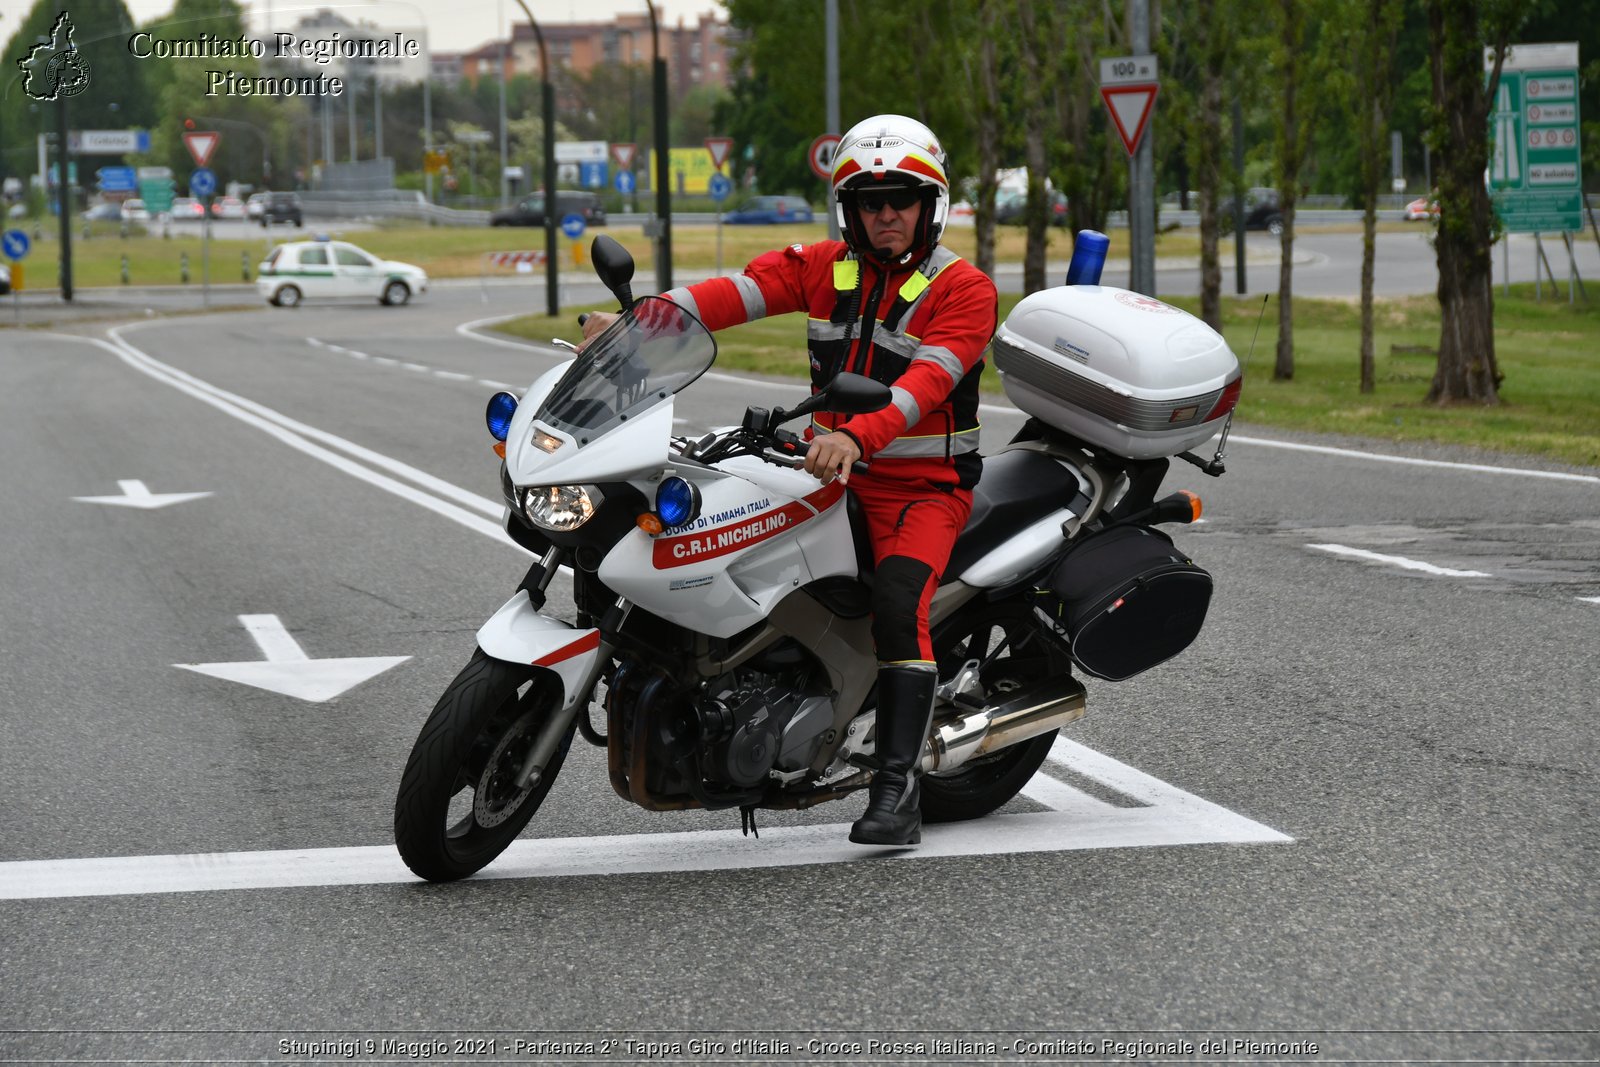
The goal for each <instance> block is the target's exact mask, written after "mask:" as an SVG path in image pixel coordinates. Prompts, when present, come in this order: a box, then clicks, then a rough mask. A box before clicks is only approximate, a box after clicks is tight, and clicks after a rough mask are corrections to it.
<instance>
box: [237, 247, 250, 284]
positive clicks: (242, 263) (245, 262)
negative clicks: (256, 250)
mask: <svg viewBox="0 0 1600 1067" xmlns="http://www.w3.org/2000/svg"><path fill="white" fill-rule="evenodd" d="M239 274H240V276H241V277H243V278H244V280H245V281H247V282H248V281H249V280H250V253H249V252H240V253H239Z"/></svg>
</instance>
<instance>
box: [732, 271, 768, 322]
mask: <svg viewBox="0 0 1600 1067" xmlns="http://www.w3.org/2000/svg"><path fill="white" fill-rule="evenodd" d="M733 287H734V288H735V289H737V290H739V295H740V296H741V297H743V298H744V320H745V321H746V322H754V321H755V320H756V319H764V318H766V317H767V298H766V297H765V296H764V295H763V294H762V292H761V286H759V285H757V284H756V280H755V279H754V278H752V277H750V275H748V274H735V275H734V276H733Z"/></svg>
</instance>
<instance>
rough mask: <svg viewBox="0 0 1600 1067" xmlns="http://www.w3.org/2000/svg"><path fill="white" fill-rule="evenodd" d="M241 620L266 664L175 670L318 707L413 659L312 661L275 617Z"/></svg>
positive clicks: (192, 665) (194, 665) (185, 666)
mask: <svg viewBox="0 0 1600 1067" xmlns="http://www.w3.org/2000/svg"><path fill="white" fill-rule="evenodd" d="M239 621H240V622H241V623H243V624H244V628H245V629H246V630H247V631H249V634H250V636H251V637H253V638H255V641H256V644H257V645H259V646H260V647H261V654H262V655H264V656H266V657H267V658H266V661H265V662H261V661H254V662H247V663H174V664H173V666H174V667H182V668H183V669H184V670H186V671H194V672H195V673H196V674H206V675H210V676H211V677H212V678H221V679H222V680H223V681H227V682H238V683H239V684H240V685H252V686H255V687H256V688H257V689H267V690H270V691H272V692H274V693H281V694H282V695H283V696H286V697H294V698H295V699H296V700H308V701H310V702H311V703H313V704H321V703H322V702H323V701H326V700H332V699H333V698H334V697H336V696H338V695H339V694H340V693H343V692H344V691H345V690H347V689H354V688H355V687H356V686H358V685H360V684H361V683H362V682H365V681H367V680H368V679H371V678H376V677H377V676H378V675H380V674H382V673H383V672H384V671H386V670H388V669H389V668H390V667H393V666H394V665H396V664H398V663H404V662H405V661H406V660H408V659H410V658H411V657H410V656H366V657H359V658H352V659H312V658H311V657H309V656H307V655H306V654H305V650H304V649H302V648H301V647H300V645H299V644H298V643H297V642H296V641H295V639H294V638H293V637H290V636H289V631H288V630H287V629H286V628H285V627H284V625H283V623H282V622H280V621H279V620H278V617H277V616H276V615H240V616H239Z"/></svg>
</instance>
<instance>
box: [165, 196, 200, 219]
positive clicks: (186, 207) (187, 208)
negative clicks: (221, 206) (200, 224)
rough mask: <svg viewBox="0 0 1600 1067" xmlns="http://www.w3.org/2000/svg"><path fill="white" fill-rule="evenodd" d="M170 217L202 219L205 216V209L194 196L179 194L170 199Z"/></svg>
mask: <svg viewBox="0 0 1600 1067" xmlns="http://www.w3.org/2000/svg"><path fill="white" fill-rule="evenodd" d="M172 217H173V218H174V219H203V218H205V217H206V209H205V207H204V206H202V205H201V203H200V201H198V200H196V199H195V198H194V197H192V196H180V197H176V198H174V200H173V201H172Z"/></svg>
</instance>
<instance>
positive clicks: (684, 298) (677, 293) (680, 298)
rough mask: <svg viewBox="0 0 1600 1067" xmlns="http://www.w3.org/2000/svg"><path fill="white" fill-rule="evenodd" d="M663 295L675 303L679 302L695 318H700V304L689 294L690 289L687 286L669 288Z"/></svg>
mask: <svg viewBox="0 0 1600 1067" xmlns="http://www.w3.org/2000/svg"><path fill="white" fill-rule="evenodd" d="M661 295H662V296H664V297H666V298H667V299H668V300H670V301H672V302H673V303H674V304H677V305H678V306H679V307H681V308H682V309H683V310H685V311H687V312H688V313H689V314H691V315H693V316H694V317H695V318H697V319H698V318H700V305H699V304H697V303H695V299H694V297H693V296H690V295H689V290H688V288H687V287H686V286H682V285H680V286H678V287H677V288H676V289H668V290H667V291H666V292H664V293H662V294H661Z"/></svg>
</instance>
